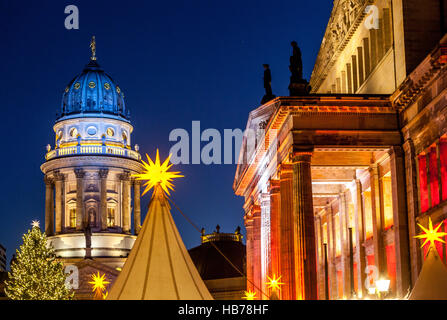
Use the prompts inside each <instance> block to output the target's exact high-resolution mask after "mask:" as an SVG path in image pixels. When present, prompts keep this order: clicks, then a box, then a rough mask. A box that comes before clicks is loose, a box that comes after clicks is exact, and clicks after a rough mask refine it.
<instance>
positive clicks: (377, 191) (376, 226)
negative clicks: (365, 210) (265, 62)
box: [369, 165, 387, 277]
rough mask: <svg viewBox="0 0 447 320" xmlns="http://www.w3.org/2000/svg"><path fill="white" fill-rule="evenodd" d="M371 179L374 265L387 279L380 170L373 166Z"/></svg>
mask: <svg viewBox="0 0 447 320" xmlns="http://www.w3.org/2000/svg"><path fill="white" fill-rule="evenodd" d="M369 179H370V183H371V208H372V225H373V243H374V264H375V266H376V267H377V269H378V270H379V277H387V264H386V255H385V245H384V239H383V237H384V236H383V231H384V227H383V225H384V217H383V209H382V206H383V205H382V199H381V187H380V183H379V169H378V167H377V165H373V166H372V167H371V168H370V169H369Z"/></svg>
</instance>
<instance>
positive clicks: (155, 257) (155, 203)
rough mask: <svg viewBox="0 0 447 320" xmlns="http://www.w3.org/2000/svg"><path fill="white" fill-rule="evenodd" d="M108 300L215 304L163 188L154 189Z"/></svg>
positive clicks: (156, 187)
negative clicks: (136, 235)
mask: <svg viewBox="0 0 447 320" xmlns="http://www.w3.org/2000/svg"><path fill="white" fill-rule="evenodd" d="M107 299H108V300H212V296H211V294H210V293H209V291H208V289H207V288H206V286H205V283H204V282H203V281H202V279H201V278H200V275H199V273H198V272H197V269H196V267H195V265H194V263H193V262H192V260H191V258H190V256H189V254H188V251H187V250H186V248H185V245H184V243H183V241H182V239H181V237H180V234H179V232H178V230H177V227H176V226H175V223H174V220H173V218H172V216H171V212H170V206H169V203H168V201H167V199H166V196H165V194H164V192H163V190H162V188H161V187H160V185H157V186H155V187H154V192H153V194H152V199H151V202H150V204H149V210H148V213H147V216H146V218H145V220H144V223H143V227H142V229H141V231H140V234H139V235H138V237H137V240H136V241H135V244H134V246H133V248H132V250H131V252H130V254H129V257H128V258H127V261H126V263H125V264H124V267H123V270H122V271H121V273H120V275H119V276H118V278H117V280H116V281H115V284H114V285H113V287H112V289H111V291H110V293H109V295H108V297H107Z"/></svg>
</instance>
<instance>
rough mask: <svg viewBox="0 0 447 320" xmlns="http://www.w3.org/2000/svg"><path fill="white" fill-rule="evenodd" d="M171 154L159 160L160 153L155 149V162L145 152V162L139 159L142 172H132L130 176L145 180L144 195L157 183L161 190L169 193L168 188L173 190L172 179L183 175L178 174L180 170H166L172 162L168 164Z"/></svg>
mask: <svg viewBox="0 0 447 320" xmlns="http://www.w3.org/2000/svg"><path fill="white" fill-rule="evenodd" d="M171 156H172V154H170V155H169V157H168V158H167V159H166V160H165V161H164V162H163V163H161V162H160V155H159V153H158V149H157V155H156V157H155V162H153V161H152V159H151V158H150V157H149V156H148V155H147V154H146V157H147V162H144V161H143V160H141V162H142V163H143V166H144V172H143V173H140V174H134V175H132V177H135V178H136V179H137V180H146V183H145V184H144V186H145V187H146V188H145V189H144V191H143V195H145V194H146V193H147V192H148V191H149V190H151V189H152V188H153V187H154V186H156V185H157V184H159V185H160V186H161V187H162V188H163V190H164V191H165V192H166V193H167V194H168V195H170V194H169V189H171V190H174V185H173V184H172V179H174V178H181V177H184V176H182V175H180V172H170V171H168V170H169V169H170V168H171V167H172V164H169V160H170V159H171Z"/></svg>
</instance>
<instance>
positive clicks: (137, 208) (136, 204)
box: [133, 180, 141, 235]
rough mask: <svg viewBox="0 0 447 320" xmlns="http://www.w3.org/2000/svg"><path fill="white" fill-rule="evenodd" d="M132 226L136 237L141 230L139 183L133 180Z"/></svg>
mask: <svg viewBox="0 0 447 320" xmlns="http://www.w3.org/2000/svg"><path fill="white" fill-rule="evenodd" d="M133 197H134V198H133V199H134V200H133V206H134V209H133V210H134V211H133V226H134V230H135V234H136V235H138V234H139V233H140V230H141V201H140V197H141V181H140V180H134V182H133Z"/></svg>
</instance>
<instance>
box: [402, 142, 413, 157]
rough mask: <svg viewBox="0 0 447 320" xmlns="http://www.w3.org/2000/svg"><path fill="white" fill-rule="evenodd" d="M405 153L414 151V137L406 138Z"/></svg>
mask: <svg viewBox="0 0 447 320" xmlns="http://www.w3.org/2000/svg"><path fill="white" fill-rule="evenodd" d="M402 147H403V149H404V151H405V153H410V154H413V153H414V142H413V140H412V139H407V140H405V142H404V144H403V145H402Z"/></svg>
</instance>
